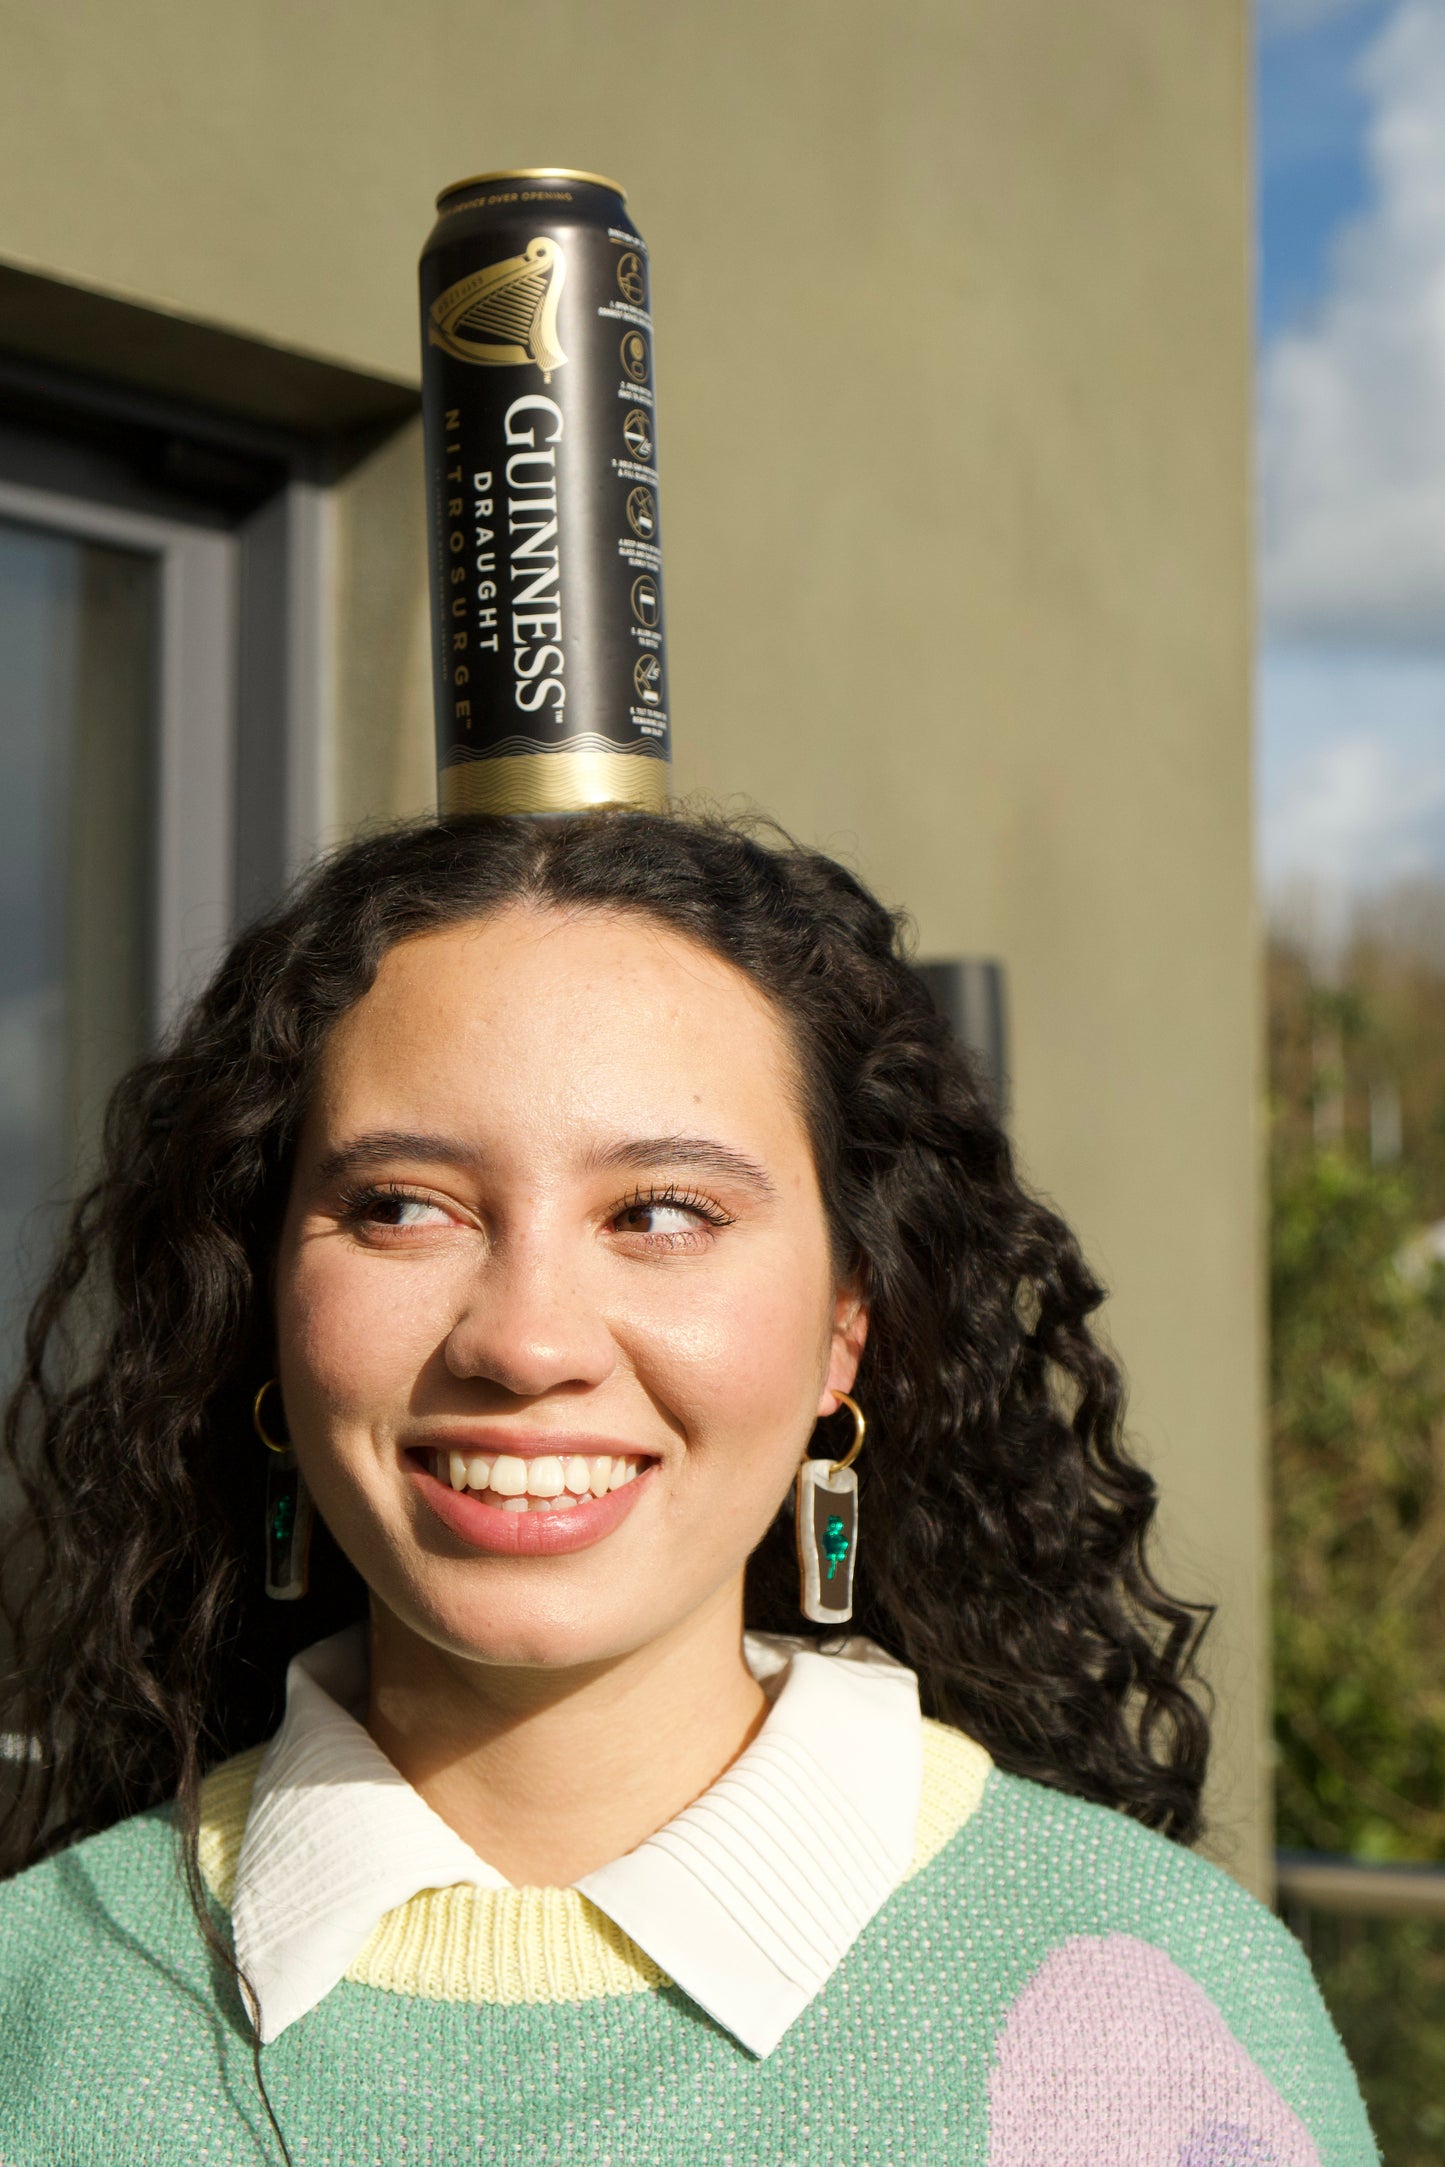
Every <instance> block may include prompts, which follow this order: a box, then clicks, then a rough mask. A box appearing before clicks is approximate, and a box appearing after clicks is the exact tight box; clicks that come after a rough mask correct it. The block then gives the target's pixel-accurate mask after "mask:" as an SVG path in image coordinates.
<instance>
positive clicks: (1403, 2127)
mask: <svg viewBox="0 0 1445 2167" xmlns="http://www.w3.org/2000/svg"><path fill="white" fill-rule="evenodd" d="M1286 1917H1287V1920H1288V1923H1289V1925H1291V1926H1292V1927H1293V1928H1294V1930H1295V1932H1296V1933H1297V1934H1299V1936H1300V1938H1301V1940H1302V1941H1303V1942H1304V1945H1305V1947H1306V1949H1307V1950H1308V1952H1309V1959H1310V1962H1311V1964H1313V1966H1314V1969H1315V1974H1316V1976H1317V1978H1318V1979H1319V1982H1320V1986H1321V1988H1322V1989H1323V1992H1324V1996H1325V1999H1326V2001H1327V2002H1328V2003H1329V2007H1330V2013H1331V2015H1332V2016H1333V2017H1334V2020H1335V2023H1336V2024H1337V2025H1338V2027H1339V2031H1340V2036H1341V2038H1342V2039H1343V2040H1344V2042H1345V2045H1346V2047H1347V2048H1348V2049H1349V2054H1350V2059H1351V2061H1352V2062H1353V2063H1354V2065H1355V2068H1356V2070H1357V2072H1358V2074H1359V2078H1360V2085H1361V2089H1362V2090H1363V2092H1364V2095H1365V2104H1366V2105H1367V2107H1368V2108H1369V2110H1370V2122H1371V2124H1372V2126H1373V2128H1374V2132H1375V2136H1376V2138H1377V2140H1378V2142H1379V2146H1380V2150H1381V2153H1382V2154H1383V2156H1384V2159H1385V2162H1386V2167H1440V2162H1441V2160H1442V2159H1445V1926H1440V1925H1437V1924H1435V1923H1434V1922H1432V1921H1429V1920H1425V1919H1356V1918H1339V1917H1332V1916H1330V1915H1329V1914H1328V1913H1326V1912H1310V1911H1302V1912H1298V1913H1294V1912H1291V1913H1287V1914H1286Z"/></svg>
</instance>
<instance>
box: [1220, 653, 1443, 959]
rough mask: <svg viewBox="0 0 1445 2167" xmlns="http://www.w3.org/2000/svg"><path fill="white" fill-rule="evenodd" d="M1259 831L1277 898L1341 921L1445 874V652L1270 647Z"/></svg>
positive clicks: (1263, 701)
mask: <svg viewBox="0 0 1445 2167" xmlns="http://www.w3.org/2000/svg"><path fill="white" fill-rule="evenodd" d="M1259 705H1260V720H1261V730H1260V735H1259V753H1260V772H1259V786H1258V794H1259V833H1260V851H1261V858H1262V867H1261V870H1262V873H1263V876H1264V886H1265V890H1266V894H1267V895H1268V896H1269V898H1270V899H1271V902H1272V903H1274V904H1276V905H1277V904H1278V903H1279V902H1280V901H1281V900H1282V899H1288V898H1290V897H1291V896H1298V895H1299V894H1301V893H1304V894H1308V895H1309V896H1310V897H1312V898H1313V899H1314V903H1315V906H1316V907H1317V908H1318V909H1319V910H1320V911H1321V912H1322V913H1323V914H1324V916H1325V918H1326V919H1327V920H1329V921H1331V922H1335V921H1338V922H1341V923H1342V922H1343V921H1344V920H1345V919H1347V918H1348V917H1349V916H1350V915H1352V913H1353V910H1354V908H1355V906H1356V905H1358V904H1359V903H1360V902H1361V901H1362V900H1364V899H1367V898H1369V897H1370V896H1378V895H1379V894H1380V893H1381V892H1383V891H1387V890H1397V889H1399V888H1400V887H1401V886H1402V884H1405V883H1408V882H1411V881H1419V880H1425V881H1430V880H1434V881H1437V882H1438V881H1439V879H1440V877H1441V876H1442V875H1445V656H1434V655H1423V654H1418V653H1417V654H1398V653H1396V654H1391V653H1389V652H1387V651H1386V652H1382V651H1379V650H1374V651H1364V650H1356V651H1348V650H1347V651H1343V652H1342V651H1340V650H1339V649H1337V648H1330V647H1326V646H1273V647H1268V648H1266V650H1265V652H1264V655H1263V657H1262V661H1261V667H1260V681H1259Z"/></svg>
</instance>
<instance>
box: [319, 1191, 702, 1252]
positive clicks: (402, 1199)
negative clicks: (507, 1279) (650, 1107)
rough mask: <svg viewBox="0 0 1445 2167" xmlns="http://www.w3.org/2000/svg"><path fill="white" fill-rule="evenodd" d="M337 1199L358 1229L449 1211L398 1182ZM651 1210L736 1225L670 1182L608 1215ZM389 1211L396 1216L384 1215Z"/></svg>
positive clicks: (626, 1200) (397, 1227) (635, 1195)
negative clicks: (409, 1212)
mask: <svg viewBox="0 0 1445 2167" xmlns="http://www.w3.org/2000/svg"><path fill="white" fill-rule="evenodd" d="M338 1202H339V1204H340V1207H341V1209H340V1214H339V1216H340V1218H341V1220H342V1223H343V1224H344V1225H346V1226H351V1227H358V1228H360V1227H363V1226H367V1225H371V1226H380V1227H383V1228H385V1229H387V1230H388V1231H391V1232H396V1233H400V1232H403V1231H404V1230H405V1222H404V1220H403V1219H402V1218H401V1216H400V1214H401V1213H402V1212H403V1211H404V1210H405V1208H406V1207H407V1206H408V1205H412V1206H415V1207H416V1208H417V1209H419V1210H423V1211H424V1210H427V1209H428V1208H430V1209H431V1210H434V1211H445V1210H446V1206H445V1205H443V1204H440V1203H438V1202H437V1200H436V1199H435V1198H434V1197H430V1196H427V1195H426V1194H425V1193H424V1192H422V1191H420V1190H416V1189H408V1188H406V1187H405V1186H404V1185H402V1184H401V1183H398V1182H366V1183H363V1184H361V1185H359V1186H357V1187H354V1188H345V1189H343V1190H342V1191H341V1192H340V1195H339V1197H338ZM649 1211H680V1212H687V1213H690V1214H692V1215H693V1216H694V1217H695V1218H698V1219H701V1220H703V1221H704V1222H705V1224H706V1225H708V1226H710V1227H726V1226H732V1225H733V1224H734V1220H733V1216H732V1214H731V1213H730V1212H727V1211H724V1209H723V1207H722V1206H721V1205H720V1204H719V1203H717V1202H716V1201H715V1199H714V1198H712V1197H710V1196H704V1195H703V1194H702V1193H701V1191H700V1190H697V1189H688V1188H682V1187H678V1186H676V1185H673V1184H670V1183H668V1184H664V1185H663V1186H661V1187H658V1186H656V1185H652V1186H650V1187H648V1188H646V1189H642V1188H638V1189H634V1190H633V1191H632V1193H631V1194H630V1195H629V1196H625V1197H623V1198H622V1199H621V1200H620V1201H619V1202H618V1203H616V1204H614V1205H613V1206H612V1208H611V1209H610V1211H609V1212H608V1214H607V1218H608V1221H609V1223H610V1222H612V1221H614V1220H618V1219H625V1218H626V1217H628V1215H629V1214H632V1213H639V1212H649ZM388 1212H391V1213H394V1214H396V1216H394V1217H390V1218H388V1217H385V1216H383V1215H384V1214H385V1213H388ZM669 1238H672V1239H675V1238H676V1236H675V1234H674V1235H672V1236H671V1237H669Z"/></svg>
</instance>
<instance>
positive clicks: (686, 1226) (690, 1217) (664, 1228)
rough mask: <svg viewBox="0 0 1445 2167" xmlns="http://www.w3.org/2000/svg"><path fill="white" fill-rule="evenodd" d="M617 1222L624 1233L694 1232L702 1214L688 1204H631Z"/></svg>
mask: <svg viewBox="0 0 1445 2167" xmlns="http://www.w3.org/2000/svg"><path fill="white" fill-rule="evenodd" d="M617 1224H618V1226H619V1227H620V1229H621V1230H622V1232H623V1233H624V1234H693V1233H696V1232H697V1230H698V1228H699V1227H700V1226H701V1224H702V1214H701V1213H700V1212H698V1211H695V1210H694V1209H693V1208H692V1206H691V1205H688V1204H629V1205H628V1206H627V1208H626V1210H625V1211H621V1212H619V1213H618V1215H617Z"/></svg>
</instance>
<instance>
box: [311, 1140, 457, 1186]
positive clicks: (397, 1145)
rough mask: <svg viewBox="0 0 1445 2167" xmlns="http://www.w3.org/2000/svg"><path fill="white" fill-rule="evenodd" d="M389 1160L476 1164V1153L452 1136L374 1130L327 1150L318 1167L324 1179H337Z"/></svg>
mask: <svg viewBox="0 0 1445 2167" xmlns="http://www.w3.org/2000/svg"><path fill="white" fill-rule="evenodd" d="M388 1159H431V1160H434V1161H439V1162H440V1163H441V1164H442V1165H443V1166H475V1164H476V1161H477V1154H476V1152H475V1150H474V1149H473V1148H472V1146H471V1145H470V1144H463V1143H459V1142H458V1141H457V1139H456V1138H455V1137H451V1136H426V1135H422V1134H420V1133H418V1132H417V1131H415V1130H412V1129H374V1130H372V1131H371V1133H370V1134H369V1135H366V1136H356V1137H353V1138H352V1140H351V1142H350V1143H346V1144H338V1145H337V1146H336V1148H335V1150H334V1151H328V1152H327V1153H326V1154H325V1156H324V1158H322V1160H321V1161H320V1163H319V1164H318V1166H317V1169H316V1172H317V1177H318V1179H319V1180H321V1181H336V1180H338V1179H339V1178H340V1177H341V1175H343V1174H360V1173H364V1172H365V1171H366V1169H367V1168H368V1167H373V1166H384V1165H385V1163H386V1161H387V1160H388Z"/></svg>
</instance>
